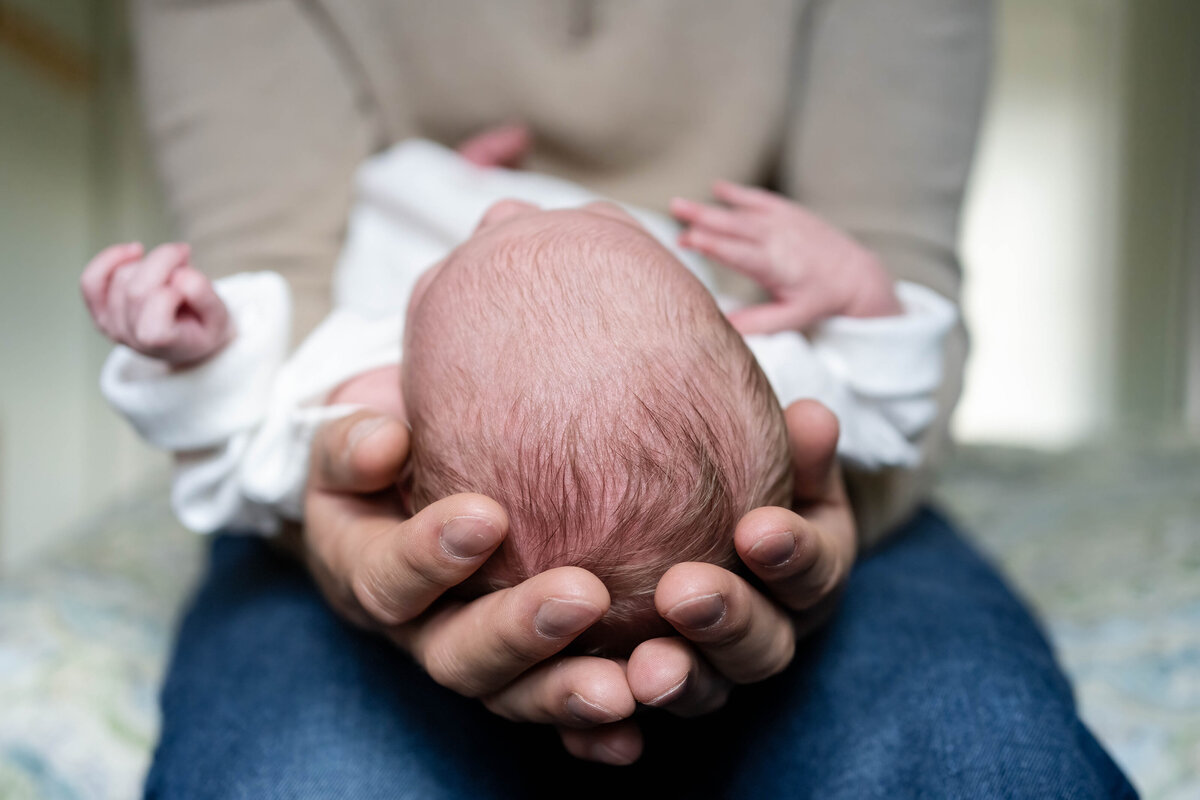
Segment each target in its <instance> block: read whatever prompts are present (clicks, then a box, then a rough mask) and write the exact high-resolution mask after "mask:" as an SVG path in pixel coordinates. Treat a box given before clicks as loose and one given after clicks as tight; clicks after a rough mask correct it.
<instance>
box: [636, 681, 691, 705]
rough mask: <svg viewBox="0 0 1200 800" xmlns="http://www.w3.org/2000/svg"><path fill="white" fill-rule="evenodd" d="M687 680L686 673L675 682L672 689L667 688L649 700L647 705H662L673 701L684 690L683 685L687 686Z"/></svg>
mask: <svg viewBox="0 0 1200 800" xmlns="http://www.w3.org/2000/svg"><path fill="white" fill-rule="evenodd" d="M687 682H688V676H687V675H684V676H683V678H682V679H681V680H680V681H679V683H677V684H675V685H674V686H672V687H671V688H670V689H667V690H666V691H665V692H663V693H662V694H660V695H658V696H657V697H655V698H653V699H652V700H647V701H646V705H648V706H660V705H664V704H666V703H669V702H671V701H672V700H674V699H675V698H676V697H678V696H679V695H680V694H681V693H682V692H683V687H685V686H687Z"/></svg>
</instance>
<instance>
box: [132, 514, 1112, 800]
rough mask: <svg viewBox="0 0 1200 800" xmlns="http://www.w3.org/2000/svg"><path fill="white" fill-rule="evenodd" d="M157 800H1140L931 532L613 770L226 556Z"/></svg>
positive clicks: (877, 566)
mask: <svg viewBox="0 0 1200 800" xmlns="http://www.w3.org/2000/svg"><path fill="white" fill-rule="evenodd" d="M162 705H163V714H164V719H163V731H162V739H161V741H160V743H159V746H158V750H157V752H156V754H155V758H154V764H153V766H152V768H151V770H150V774H149V776H148V778H147V784H146V793H147V796H148V797H153V798H188V800H203V799H204V798H218V797H219V798H255V799H256V800H259V799H261V798H274V797H280V798H308V797H312V798H348V799H351V798H352V799H353V800H358V799H359V798H407V797H412V798H450V797H470V798H492V797H541V796H560V795H561V796H564V797H588V796H605V797H608V798H614V799H615V800H620V798H621V797H623V796H628V795H629V794H630V793H631V792H632V793H634V795H635V796H640V795H641V794H642V792H639V791H638V789H639V788H642V787H645V788H647V789H649V788H651V787H654V788H656V789H658V790H659V791H661V792H663V793H664V796H667V797H753V798H774V797H788V798H801V797H820V798H854V800H862V799H863V798H904V797H928V798H942V797H1011V798H1043V797H1046V798H1050V797H1054V798H1101V797H1134V796H1135V793H1134V791H1133V788H1132V787H1131V786H1130V784H1129V782H1128V781H1127V780H1126V779H1125V777H1124V776H1123V775H1122V774H1121V772H1120V770H1119V769H1118V768H1117V766H1116V765H1115V764H1114V763H1113V762H1112V760H1111V759H1110V758H1109V757H1108V755H1107V754H1106V753H1105V752H1104V750H1103V749H1101V747H1100V746H1099V744H1097V742H1096V740H1095V739H1094V738H1093V737H1092V735H1091V734H1090V733H1089V732H1088V730H1087V729H1086V728H1085V727H1084V725H1083V724H1082V723H1081V722H1080V720H1079V718H1078V716H1077V714H1076V711H1075V706H1074V702H1073V700H1072V696H1071V690H1070V687H1069V685H1068V684H1067V681H1066V679H1065V678H1064V677H1063V675H1062V673H1061V672H1060V671H1059V669H1058V667H1057V666H1056V665H1055V663H1054V659H1053V657H1052V655H1051V653H1050V650H1049V648H1048V647H1047V645H1046V642H1045V640H1044V639H1043V637H1042V635H1041V633H1040V632H1039V631H1038V628H1037V626H1036V624H1035V623H1034V621H1033V619H1032V618H1031V617H1030V615H1029V613H1028V611H1026V609H1025V608H1024V607H1023V606H1022V605H1021V603H1020V602H1019V601H1018V600H1017V599H1015V598H1014V596H1013V595H1012V593H1011V592H1010V591H1009V589H1008V588H1007V587H1006V586H1005V585H1004V583H1003V582H1002V581H1001V579H1000V578H999V577H998V576H997V574H996V572H995V571H994V570H993V569H992V568H991V567H990V566H989V565H988V564H987V563H985V562H984V561H983V560H982V559H981V558H980V557H979V556H978V555H977V554H976V553H975V551H974V550H972V549H971V548H970V547H969V546H968V545H967V544H966V543H965V542H964V541H963V540H962V539H961V538H960V537H959V536H958V534H956V533H955V531H954V530H953V528H952V527H951V526H950V525H949V524H948V523H947V522H946V521H945V520H944V519H943V518H942V517H940V516H938V515H937V514H936V513H934V512H932V511H925V512H922V513H921V514H920V515H919V516H918V517H917V518H916V519H915V520H914V521H913V522H912V523H911V524H909V525H908V526H907V528H906V529H905V530H904V531H903V532H902V533H901V534H900V535H899V536H897V537H896V538H895V539H894V540H893V541H892V542H891V543H890V544H888V545H886V546H885V547H883V548H881V549H879V550H877V551H875V552H873V553H871V554H870V555H868V556H867V557H865V558H864V559H863V560H862V561H861V562H860V563H859V564H858V566H857V567H856V569H855V571H854V574H853V577H852V578H851V580H850V584H849V587H848V591H847V592H846V595H845V598H844V601H843V603H842V606H841V609H840V611H839V612H838V614H837V616H836V617H835V619H834V620H833V621H832V623H831V624H830V625H829V626H828V627H827V628H826V629H825V630H824V631H822V632H821V633H819V634H817V635H816V636H814V637H813V638H811V639H809V640H807V641H806V642H805V643H803V644H802V645H801V647H800V650H799V653H798V656H797V658H796V660H795V662H794V663H793V665H792V666H791V667H790V668H789V669H788V670H787V671H786V672H785V673H784V674H782V675H779V676H777V677H775V678H773V679H771V680H769V681H766V682H764V683H761V684H758V685H755V686H747V687H741V688H739V689H738V690H736V691H735V692H734V694H733V696H732V698H731V700H730V703H729V706H728V708H726V709H725V710H723V711H721V712H718V713H715V714H712V715H709V716H707V717H704V718H702V719H696V720H677V719H674V718H672V717H670V716H668V715H666V714H662V713H659V712H648V713H646V714H645V715H644V718H643V727H644V730H645V732H646V752H645V755H643V757H642V760H641V761H640V762H638V763H637V764H636V765H634V766H632V767H626V768H613V767H603V766H598V765H592V764H585V763H582V762H578V761H574V760H572V759H571V758H569V757H568V756H566V755H564V754H563V753H562V751H561V747H560V746H559V744H558V742H557V737H556V735H555V733H554V731H553V730H551V729H550V728H547V727H544V726H535V725H514V724H512V723H509V722H506V721H504V720H501V719H499V718H497V717H494V716H492V715H491V714H489V713H488V712H487V711H485V710H484V709H483V708H482V706H481V705H480V704H479V703H478V702H475V701H472V700H467V699H465V698H462V697H458V696H457V695H455V694H453V693H451V692H448V691H446V690H443V689H441V688H440V687H438V686H437V685H435V684H434V683H433V682H432V681H430V680H429V679H428V678H427V677H426V676H425V675H424V674H423V673H421V671H420V670H419V669H417V668H416V667H415V666H414V665H413V664H412V663H411V662H410V661H409V660H408V659H407V658H406V657H405V656H404V655H403V654H401V653H399V652H396V651H395V650H393V649H392V648H391V647H389V646H388V645H387V644H386V643H384V642H383V641H382V640H380V639H377V638H374V637H371V636H368V635H365V634H362V633H359V632H358V631H356V630H354V629H352V628H350V627H349V626H347V625H345V624H343V623H342V622H341V621H340V620H339V619H337V618H336V617H335V616H334V615H333V614H332V613H331V612H330V611H329V609H328V608H327V607H326V605H325V604H324V602H323V601H322V599H321V597H320V596H319V595H318V593H317V591H316V589H315V588H314V586H313V584H312V583H311V582H310V581H309V579H308V577H307V576H306V574H305V573H304V572H303V571H302V570H301V569H300V568H299V567H298V566H296V565H295V564H293V563H291V562H289V561H287V560H284V559H282V558H280V557H279V556H276V555H275V554H274V553H273V552H272V551H271V550H269V549H268V548H267V547H266V546H265V545H263V544H262V543H261V542H259V541H256V540H253V539H242V538H234V537H222V538H219V539H218V540H217V541H216V542H215V543H214V546H213V550H212V564H211V568H210V570H209V573H208V576H207V578H206V580H205V582H204V584H203V586H202V587H201V589H200V591H199V594H198V595H197V597H196V600H195V603H194V605H193V607H192V609H191V610H190V612H189V613H188V614H187V616H186V618H185V620H184V622H183V627H182V630H181V631H180V636H179V642H178V646H177V649H176V652H175V655H174V659H173V662H172V665H171V668H170V672H169V675H168V677H167V680H166V685H165V686H164V688H163V694H162Z"/></svg>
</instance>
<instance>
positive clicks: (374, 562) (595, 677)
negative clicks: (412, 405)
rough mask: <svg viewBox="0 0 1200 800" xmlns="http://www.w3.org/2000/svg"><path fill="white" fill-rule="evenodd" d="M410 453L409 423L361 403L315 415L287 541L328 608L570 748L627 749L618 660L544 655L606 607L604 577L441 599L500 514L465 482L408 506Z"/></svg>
mask: <svg viewBox="0 0 1200 800" xmlns="http://www.w3.org/2000/svg"><path fill="white" fill-rule="evenodd" d="M407 455H408V431H407V429H406V428H405V426H404V425H402V424H400V423H399V422H396V421H395V420H393V419H391V418H389V417H385V416H381V415H377V414H372V413H370V412H359V413H357V414H354V415H352V416H349V417H346V418H344V419H340V420H337V421H334V422H331V423H329V424H327V425H325V426H324V427H323V428H322V429H321V430H320V431H319V432H318V434H317V436H316V438H315V440H314V442H313V451H312V461H311V467H310V474H309V485H308V487H307V490H306V495H305V520H306V525H305V529H304V531H303V533H301V534H300V535H299V539H298V540H296V542H295V545H296V547H297V548H298V549H299V551H300V553H301V554H302V557H303V558H304V560H305V561H306V563H307V564H308V566H309V569H310V570H311V572H312V574H313V576H314V577H315V579H316V581H317V584H318V585H319V586H320V588H321V591H322V592H323V593H324V595H325V597H326V598H327V599H328V600H329V602H330V603H331V605H332V606H333V608H334V609H335V610H336V611H338V612H339V613H340V614H341V615H342V616H343V617H345V618H346V619H348V620H350V621H352V622H354V623H355V624H357V625H360V626H362V627H364V628H367V629H370V630H374V631H378V632H380V633H382V634H383V635H385V636H387V637H388V638H389V639H391V640H392V641H393V642H395V643H396V644H397V645H399V646H400V647H402V648H403V649H405V650H407V651H408V652H409V653H410V654H411V655H412V656H413V658H414V659H415V660H416V661H417V662H418V663H419V664H420V665H421V666H422V667H423V668H424V669H425V670H426V671H427V672H428V673H429V675H430V676H431V677H432V678H433V679H434V680H435V681H437V682H438V683H439V684H441V685H443V686H446V687H448V688H450V689H452V690H453V691H455V692H458V693H459V694H462V695H466V696H469V697H478V698H480V699H481V700H482V701H483V703H484V705H486V706H487V707H488V708H489V709H490V710H492V711H493V712H495V713H497V714H500V715H501V716H504V717H506V718H508V719H512V720H516V721H526V722H541V723H549V724H554V725H557V726H558V727H559V730H560V731H561V732H562V735H563V740H564V742H565V743H566V744H567V746H568V749H569V750H570V751H571V752H572V753H573V754H575V755H577V756H579V757H582V758H587V759H591V760H595V761H603V762H607V763H613V764H622V763H630V762H632V761H634V760H635V759H636V758H637V757H638V756H639V755H640V754H641V748H642V740H641V734H640V733H639V732H638V729H637V728H636V726H635V725H634V723H632V722H631V721H628V719H627V718H628V717H629V716H630V715H631V714H632V713H633V711H634V708H635V702H634V699H633V695H632V693H631V692H630V688H629V684H628V682H627V680H626V677H625V673H624V671H623V669H622V667H621V665H619V664H617V663H616V662H613V661H609V660H607V659H601V658H587V657H578V658H552V657H553V656H554V655H555V654H557V653H558V652H559V651H560V650H562V649H563V648H564V647H566V646H567V645H568V644H569V643H570V642H571V641H572V640H573V639H574V638H575V637H576V636H577V635H578V634H580V633H581V632H582V631H583V630H585V629H586V628H587V627H588V626H590V625H591V624H592V623H594V622H595V621H596V620H598V619H599V618H600V617H601V616H603V615H604V613H605V612H606V611H607V610H608V606H609V596H608V592H607V590H606V589H605V588H604V585H603V584H602V583H601V582H600V580H599V579H598V578H596V577H595V576H594V575H592V574H591V573H589V572H587V571H585V570H582V569H577V568H574V567H561V568H558V569H552V570H549V571H547V572H543V573H541V574H540V575H535V576H534V577H532V578H530V579H529V580H527V581H525V582H524V583H521V584H519V585H518V586H514V587H512V588H510V589H504V590H501V591H497V592H493V593H491V594H488V595H484V596H483V597H480V598H479V599H477V600H473V601H471V602H465V603H464V602H453V601H450V600H447V599H445V598H443V597H442V595H443V594H444V593H445V592H446V590H447V589H449V588H451V587H453V586H456V585H457V584H459V583H461V582H462V581H463V580H465V579H466V578H467V577H469V576H470V575H471V574H472V573H473V572H474V571H475V570H476V569H478V568H479V567H480V566H481V565H482V564H483V562H484V561H486V560H487V558H488V556H490V555H491V554H492V553H493V552H494V551H495V549H496V548H497V547H499V545H500V543H501V541H502V540H503V538H504V536H505V535H506V533H507V531H508V518H507V516H506V515H505V513H504V511H503V509H501V508H500V506H499V505H498V504H497V503H496V502H494V501H493V500H491V499H489V498H487V497H483V496H481V495H475V494H461V495H455V496H452V497H447V498H445V499H443V500H440V501H438V502H436V503H433V504H432V505H430V506H428V507H427V508H425V509H422V510H421V511H420V512H419V513H418V514H416V515H415V516H413V517H412V518H411V519H405V518H404V515H403V513H402V509H401V508H400V505H399V502H398V496H397V493H396V492H395V491H394V486H395V483H396V480H397V477H398V476H399V474H400V470H401V467H402V466H403V464H404V461H405V459H406V457H407ZM588 729H591V730H588Z"/></svg>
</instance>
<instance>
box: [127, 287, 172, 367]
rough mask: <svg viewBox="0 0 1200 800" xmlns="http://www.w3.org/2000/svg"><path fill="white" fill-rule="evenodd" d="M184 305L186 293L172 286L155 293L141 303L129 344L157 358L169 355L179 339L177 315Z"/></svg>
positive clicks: (132, 327) (140, 351) (132, 326)
mask: <svg viewBox="0 0 1200 800" xmlns="http://www.w3.org/2000/svg"><path fill="white" fill-rule="evenodd" d="M181 305H183V295H181V294H180V293H179V292H177V291H176V290H174V289H172V288H170V287H163V288H160V289H159V290H158V291H155V292H152V293H151V294H150V295H149V296H148V297H147V298H146V299H145V301H144V302H143V303H142V306H141V311H140V312H138V314H137V317H136V318H135V319H134V320H133V324H132V325H131V326H130V327H131V334H132V340H131V341H129V342H127V344H128V345H129V346H130V347H132V348H133V349H135V350H137V351H138V352H139V353H142V354H144V355H148V356H152V357H154V358H164V357H166V356H167V355H169V354H170V353H171V351H172V350H173V348H174V347H175V345H176V344H177V342H178V340H179V338H180V333H181V326H180V325H179V322H178V316H179V307H180V306H181ZM168 360H174V359H168Z"/></svg>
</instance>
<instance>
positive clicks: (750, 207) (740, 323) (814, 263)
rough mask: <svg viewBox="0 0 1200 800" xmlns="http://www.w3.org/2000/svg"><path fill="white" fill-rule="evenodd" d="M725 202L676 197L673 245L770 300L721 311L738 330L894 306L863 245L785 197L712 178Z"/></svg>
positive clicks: (878, 312)
mask: <svg viewBox="0 0 1200 800" xmlns="http://www.w3.org/2000/svg"><path fill="white" fill-rule="evenodd" d="M713 194H714V196H715V197H716V198H717V199H718V200H720V201H722V202H723V203H725V204H726V205H725V206H716V205H706V204H704V203H696V202H693V201H691V200H685V199H683V198H681V197H676V198H675V199H673V200H672V201H671V214H672V215H674V216H675V218H676V219H678V220H679V221H680V222H682V223H684V224H685V225H687V226H688V227H687V229H686V230H685V231H684V232H683V233H682V234H681V235H680V237H679V244H680V245H681V246H682V247H686V248H688V249H690V250H696V251H698V252H700V253H702V254H703V255H705V256H707V257H709V258H711V259H713V260H714V261H717V262H719V263H721V264H724V265H725V266H727V267H729V268H730V269H733V270H736V271H737V272H740V273H742V274H743V275H746V276H748V277H750V278H753V279H754V280H756V281H757V282H758V283H759V284H761V285H762V287H763V288H764V289H766V290H767V291H768V292H769V293H770V295H771V302H769V303H764V304H762V305H756V306H751V307H749V308H744V309H741V310H738V311H735V312H733V313H731V314H730V315H729V321H730V322H731V323H733V326H734V327H735V328H737V329H738V331H740V332H741V333H742V334H755V333H778V332H780V331H800V330H804V329H805V328H808V327H810V326H812V325H814V324H816V323H818V322H820V321H822V320H824V319H828V318H829V317H833V316H838V315H845V316H853V317H885V316H890V315H893V314H899V313H902V309H901V307H900V302H899V300H897V298H896V292H895V287H894V285H893V281H892V278H891V276H890V275H888V273H887V271H886V270H885V269H884V268H883V265H882V264H881V263H880V262H879V259H878V258H876V257H875V254H874V253H872V252H871V251H870V250H868V249H867V248H865V247H863V246H862V245H860V244H859V243H858V242H856V241H854V240H853V239H851V238H850V237H849V236H847V235H846V234H844V233H842V232H841V231H840V230H838V229H837V228H836V227H834V226H833V225H831V224H830V223H828V222H826V221H825V220H823V219H821V218H820V217H818V216H816V215H815V214H813V213H812V212H810V211H808V210H807V209H805V208H803V207H802V206H800V205H798V204H796V203H793V202H792V201H790V200H788V199H786V198H784V197H782V196H780V195H777V194H775V193H773V192H768V191H766V190H765V189H757V188H754V187H750V186H741V185H738V184H735V183H729V182H727V181H717V182H716V184H714V186H713Z"/></svg>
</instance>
